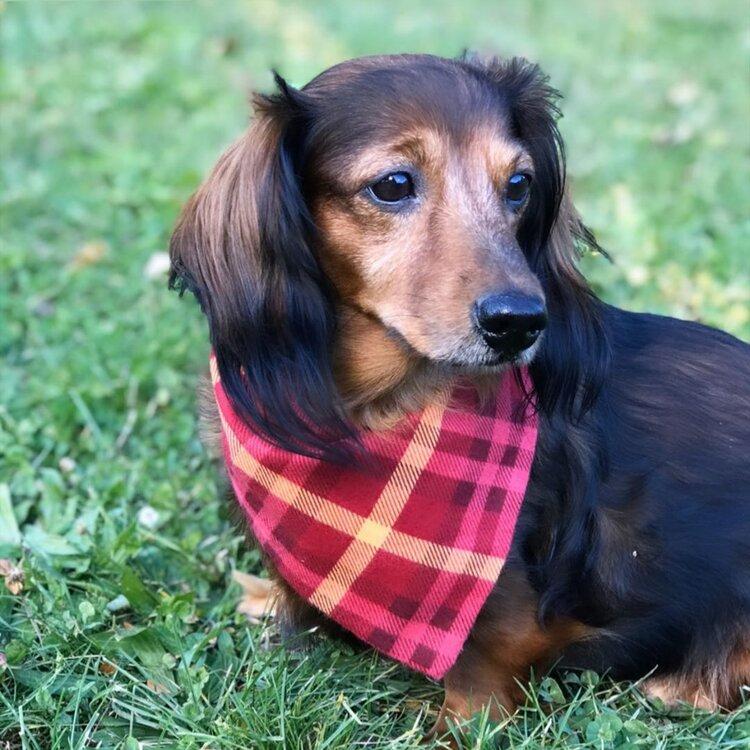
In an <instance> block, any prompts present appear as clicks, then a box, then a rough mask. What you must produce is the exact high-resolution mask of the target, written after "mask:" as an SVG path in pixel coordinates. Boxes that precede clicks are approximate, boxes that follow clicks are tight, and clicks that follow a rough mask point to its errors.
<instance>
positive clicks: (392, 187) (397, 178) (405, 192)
mask: <svg viewBox="0 0 750 750" xmlns="http://www.w3.org/2000/svg"><path fill="white" fill-rule="evenodd" d="M369 189H370V192H371V193H372V194H373V195H374V196H375V198H377V199H378V200H379V201H383V202H384V203H398V202H399V201H402V200H404V199H406V198H411V197H412V196H413V195H414V182H413V180H412V179H411V175H410V174H409V173H408V172H391V174H387V175H386V176H385V177H383V178H382V179H380V180H378V181H377V182H375V183H373V184H372V185H370V188H369Z"/></svg>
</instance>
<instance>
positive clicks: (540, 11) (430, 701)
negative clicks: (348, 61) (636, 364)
mask: <svg viewBox="0 0 750 750" xmlns="http://www.w3.org/2000/svg"><path fill="white" fill-rule="evenodd" d="M749 15H750V14H749V12H748V6H747V3H746V2H745V0H731V1H730V0H726V1H725V0H715V1H713V2H709V1H708V0H706V1H705V2H699V1H698V0H683V1H682V2H655V1H652V2H647V0H612V1H611V2H606V3H605V2H603V1H602V2H594V1H593V0H567V2H555V0H529V1H528V2H516V3H510V2H491V1H489V0H487V1H486V2H483V1H479V2H474V1H473V0H464V1H463V2H452V3H445V4H444V5H443V7H442V8H440V7H438V4H437V3H436V2H434V1H433V2H429V1H425V0H412V2H410V3H405V4H401V5H397V4H395V3H393V4H388V3H374V2H360V3H356V2H353V0H349V1H348V2H343V1H342V2H326V3H312V2H310V3H302V2H297V3H278V2H272V1H270V0H263V1H262V2H248V3H242V4H240V3H234V2H219V1H218V0H217V1H216V2H213V3H208V2H206V3H203V2H199V3H193V2H163V3H162V2H149V3H141V4H138V3H130V2H75V3H73V2H66V3H62V2H57V3H38V4H35V3H13V2H11V3H5V4H4V5H2V6H1V9H0V26H1V33H2V38H1V39H0V49H1V50H2V79H1V81H2V83H1V84H0V87H1V91H0V96H1V97H2V113H1V115H0V128H1V131H0V134H1V138H2V141H1V143H0V146H1V148H0V150H1V153H2V180H3V184H2V191H1V193H0V201H1V203H2V235H1V236H2V246H1V248H0V353H1V355H2V367H0V558H3V559H5V560H7V561H8V562H6V563H0V573H2V572H4V573H5V574H6V575H5V578H6V582H5V585H4V584H3V582H2V581H0V748H2V750H6V748H7V749H8V750H10V749H11V748H17V747H23V748H40V749H41V748H45V749H46V748H84V747H85V748H89V747H91V748H94V747H97V748H99V747H101V748H115V747H117V748H126V749H127V750H135V748H139V747H142V748H172V747H176V748H182V749H183V750H188V748H190V749H192V748H195V749H196V750H198V749H199V748H204V749H205V750H209V749H210V750H219V749H223V748H238V749H239V748H278V747H288V748H313V747H315V748H351V747H377V748H406V747H415V746H416V745H417V744H418V742H419V738H420V737H421V736H422V734H423V732H424V731H425V729H426V728H427V727H428V726H429V724H430V723H431V721H432V719H433V718H434V715H435V710H436V707H437V705H438V704H439V700H440V689H439V686H437V685H434V684H432V683H430V682H429V681H427V680H426V679H423V678H421V677H419V676H414V675H411V674H409V673H407V672H406V671H405V670H404V669H402V668H400V667H398V666H395V665H393V664H391V663H389V662H387V661H385V660H383V659H379V658H377V657H376V656H374V655H372V654H369V653H365V654H364V655H363V654H354V653H352V652H351V651H350V650H349V649H348V648H347V647H344V646H342V645H340V644H337V643H331V642H322V641H317V642H316V643H317V645H315V646H314V648H312V650H310V651H308V652H302V651H292V652H285V651H284V650H282V649H280V648H279V647H278V646H277V645H276V642H277V640H278V638H277V635H276V633H275V632H274V630H273V628H272V627H266V628H264V627H261V626H250V625H248V624H247V623H246V622H245V621H244V620H243V619H242V618H241V617H239V616H237V615H236V614H235V613H234V607H235V604H236V600H237V596H238V591H237V588H236V586H235V585H234V584H232V583H231V572H232V570H233V569H234V568H235V567H236V568H238V569H241V570H246V571H256V572H257V571H258V570H259V560H258V557H257V555H256V554H255V553H251V552H248V551H247V550H246V549H245V547H244V545H243V542H242V540H241V538H240V536H239V535H238V533H237V532H236V531H235V530H234V528H233V527H232V525H231V524H230V523H229V521H228V520H227V509H226V508H225V507H224V506H223V504H222V502H221V501H220V498H219V495H218V493H217V489H216V484H215V470H214V467H213V466H212V465H211V464H210V462H209V461H208V460H207V458H206V456H205V454H204V452H203V450H202V449H201V446H200V443H199V440H198V436H197V432H196V422H195V418H194V407H195V396H194V386H195V384H196V380H197V377H198V375H199V373H200V372H201V370H202V369H203V368H204V367H205V365H206V361H207V351H208V345H207V336H206V328H205V325H204V322H203V320H202V319H201V316H200V314H199V311H198V309H197V306H196V305H195V304H194V303H193V302H192V301H191V300H188V299H185V300H182V301H180V300H179V299H178V298H177V296H176V295H175V294H170V293H168V292H167V290H166V286H165V278H164V276H163V274H161V273H155V272H153V269H152V272H150V273H149V272H148V266H147V264H148V262H149V260H150V259H151V258H152V257H153V256H154V254H155V253H160V252H163V251H164V250H165V248H166V243H167V239H168V237H169V234H170V228H171V226H172V223H173V221H174V219H175V216H176V214H177V212H178V210H179V207H180V205H181V204H182V203H183V201H184V200H185V199H186V198H187V196H188V195H189V193H190V192H191V191H192V190H193V189H194V188H195V187H196V185H197V183H198V181H199V179H200V177H201V175H202V174H203V173H204V171H205V170H206V169H207V168H208V167H209V166H210V165H211V164H212V163H213V162H214V160H215V159H216V157H217V156H218V154H219V153H220V150H221V149H222V147H223V146H224V145H225V144H226V143H228V141H229V140H230V139H231V138H232V137H233V136H234V135H236V134H237V133H238V132H239V131H240V130H241V128H242V127H243V125H244V123H245V121H246V118H247V109H246V94H247V90H248V89H250V88H268V87H269V85H270V80H271V79H270V75H269V72H268V68H269V67H271V66H278V67H279V68H280V69H281V71H282V72H283V73H284V74H285V75H286V76H288V78H289V79H290V80H291V81H292V82H293V83H296V84H301V83H303V82H305V81H306V80H307V79H308V78H309V77H310V76H312V75H313V74H314V73H316V72H317V71H319V70H320V69H322V68H324V67H326V66H328V65H329V64H331V63H334V62H336V61H338V60H340V59H342V58H347V57H351V56H354V55H359V54H364V53H373V52H380V51H386V52H388V51H409V50H412V51H432V52H437V53H441V54H447V55H453V54H456V53H458V52H460V51H461V49H462V48H464V47H471V48H474V49H477V50H479V51H492V52H498V53H501V54H523V55H526V56H528V57H531V58H533V59H536V60H539V61H540V62H542V64H543V65H544V67H545V68H546V70H547V71H548V72H549V73H550V74H551V76H552V79H553V81H554V83H555V84H556V85H557V86H558V87H559V88H561V90H562V91H563V93H564V95H565V101H564V110H565V113H566V117H565V119H564V121H563V125H562V129H563V133H564V135H565V137H566V139H567V142H568V146H569V163H570V173H571V176H572V183H573V188H574V192H575V195H576V198H577V203H578V205H579V208H580V209H581V211H582V212H583V214H584V216H585V217H586V219H587V220H588V222H589V223H590V224H591V225H592V227H593V229H594V230H595V232H596V233H597V235H598V237H599V239H600V241H601V242H602V244H603V245H604V246H605V247H607V248H608V249H609V250H610V251H611V253H612V254H613V256H614V258H615V263H614V264H613V265H608V264H606V263H605V262H604V261H603V260H601V259H595V258H591V259H587V260H586V270H587V272H588V273H589V275H590V277H591V278H592V279H593V281H594V282H595V285H596V288H597V289H598V290H599V291H600V292H601V294H602V295H603V296H604V297H605V298H606V299H608V300H610V301H612V302H614V303H617V304H620V305H622V306H625V307H629V308H634V309H646V308H648V309H652V310H654V311H659V312H667V313H672V314H675V315H678V316H682V317H690V318H699V319H702V320H704V321H706V322H709V323H712V324H715V325H719V326H722V327H724V328H727V329H728V330H730V331H732V332H734V333H736V334H739V335H742V336H744V337H748V335H750V315H749V313H748V307H749V304H748V303H749V295H750V292H749V289H750V281H749V280H748V263H747V258H748V253H749V252H750V227H749V225H748V205H749V202H750V159H749V157H748V151H749V148H750V134H749V131H750V127H749V119H750V96H749V94H748V61H749V58H750V26H749V24H748V16H749ZM157 258H158V256H157ZM11 567H19V568H20V569H21V571H22V578H23V580H22V581H18V580H17V577H16V578H14V577H13V570H11ZM19 585H22V589H21V590H18V591H17V593H12V591H14V590H17V589H18V587H19ZM472 732H473V733H472V734H470V740H467V743H468V744H467V746H471V747H477V748H479V747H484V748H489V747H512V748H563V747H565V748H601V749H604V748H634V747H643V748H649V749H650V748H657V747H658V748H680V749H685V750H687V749H688V748H715V747H726V748H730V747H734V748H745V749H747V748H748V747H750V703H748V704H746V707H745V709H744V710H741V711H739V712H737V713H736V714H734V715H731V716H726V715H712V714H706V713H701V712H697V711H692V710H689V709H684V710H680V711H671V712H670V711H666V710H665V709H664V707H663V706H659V705H654V704H649V703H648V702H647V701H646V700H645V699H644V698H642V697H641V696H640V695H639V693H638V691H637V689H636V687H635V686H632V685H613V684H611V683H610V682H608V681H607V680H606V679H599V678H598V677H597V676H596V675H593V674H590V673H584V674H556V675H554V677H553V678H546V679H544V676H540V679H539V680H537V681H536V682H535V683H534V684H533V685H532V686H531V687H530V689H529V698H528V704H527V705H526V707H525V708H523V709H522V710H521V711H520V712H519V714H518V715H517V716H516V717H515V718H514V719H513V720H512V721H510V722H505V723H504V724H503V725H501V726H490V725H487V723H486V722H483V721H482V720H481V717H479V718H478V719H477V720H476V721H475V722H474V726H473V729H472Z"/></svg>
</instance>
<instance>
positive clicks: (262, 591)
mask: <svg viewBox="0 0 750 750" xmlns="http://www.w3.org/2000/svg"><path fill="white" fill-rule="evenodd" d="M232 577H233V578H234V580H235V581H236V582H237V583H239V585H240V587H241V588H242V596H241V597H240V601H239V603H238V604H237V611H238V612H241V613H242V614H243V615H245V616H246V617H247V618H248V619H250V620H251V621H253V622H257V621H258V620H261V619H262V618H264V617H272V616H273V615H274V614H275V613H276V596H277V594H278V591H277V589H276V586H275V585H274V584H273V582H272V581H269V580H268V579H267V578H258V576H253V575H250V574H249V573H241V572H240V571H238V570H235V571H234V573H233V574H232Z"/></svg>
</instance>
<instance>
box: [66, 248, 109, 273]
mask: <svg viewBox="0 0 750 750" xmlns="http://www.w3.org/2000/svg"><path fill="white" fill-rule="evenodd" d="M106 252H107V243H106V242H100V241H96V242H87V243H86V244H85V245H83V246H81V247H80V248H79V249H78V251H77V252H76V254H75V255H74V256H73V260H71V261H70V267H71V268H72V269H73V270H75V271H80V270H81V269H82V268H86V267H87V266H93V265H94V264H95V263H98V262H99V261H100V260H101V259H102V258H103V257H104V255H105V254H106Z"/></svg>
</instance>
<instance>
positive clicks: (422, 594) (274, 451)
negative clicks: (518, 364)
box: [211, 358, 537, 678]
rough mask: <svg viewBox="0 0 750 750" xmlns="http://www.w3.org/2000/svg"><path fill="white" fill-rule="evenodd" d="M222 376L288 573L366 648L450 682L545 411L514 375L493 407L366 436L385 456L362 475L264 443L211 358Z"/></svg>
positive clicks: (236, 481)
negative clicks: (539, 412)
mask: <svg viewBox="0 0 750 750" xmlns="http://www.w3.org/2000/svg"><path fill="white" fill-rule="evenodd" d="M211 374H212V378H213V382H214V392H215V395H216V402H217V404H218V407H219V413H220V414H221V419H222V423H223V429H224V440H223V443H224V455H225V458H226V463H227V468H228V471H229V476H230V478H231V481H232V485H233V487H234V491H235V493H236V495H237V499H238V501H239V503H240V505H241V506H242V509H243V510H244V512H245V514H246V515H247V517H248V519H249V522H250V526H251V528H252V531H253V534H254V535H255V537H256V539H257V540H258V543H259V544H260V546H261V547H262V548H263V550H264V551H265V552H266V553H267V554H268V556H269V557H270V559H271V560H272V562H273V564H274V565H275V566H276V568H277V569H278V571H279V573H280V574H281V575H282V576H283V578H284V579H285V580H286V581H287V583H289V585H290V586H291V587H292V588H293V589H294V590H295V591H296V592H297V593H298V594H299V595H300V596H301V597H302V598H303V599H305V600H306V601H307V602H309V603H310V604H312V605H313V606H315V607H316V608H317V609H319V610H321V611H322V612H323V613H324V614H326V615H327V616H328V617H329V618H331V619H332V620H334V621H335V622H337V623H338V624H339V625H341V626H342V627H344V628H345V629H346V630H349V631H350V632H351V633H353V634H354V635H356V636H357V637H358V638H359V639H360V640H362V641H365V642H366V643H368V644H370V645H371V646H373V647H374V648H376V649H377V650H378V651H380V652H382V653H384V654H386V655H387V656H390V657H391V658H393V659H397V660H398V661H400V662H403V663H404V664H406V665H407V666H409V667H411V668H412V669H415V670H417V671H419V672H423V673H424V674H427V675H429V676H430V677H434V678H440V677H442V676H443V675H444V674H445V673H446V672H447V671H448V669H449V668H450V667H451V666H452V665H453V663H454V662H455V661H456V658H457V657H458V654H459V653H460V651H461V648H462V647H463V644H464V641H465V640H466V638H467V636H468V634H469V631H470V629H471V626H472V625H473V624H474V621H475V620H476V618H477V615H478V614H479V610H480V609H481V608H482V605H483V604H484V602H485V600H486V599H487V597H488V595H489V593H490V591H491V590H492V588H493V586H494V585H495V582H496V580H497V577H498V575H499V574H500V571H501V569H502V567H503V564H504V562H505V558H506V556H507V555H508V550H509V549H510V544H511V539H512V537H513V529H514V527H515V525H516V519H517V518H518V513H519V511H520V509H521V502H522V501H523V496H524V492H525V491H526V484H527V482H528V478H529V471H530V469H531V462H532V459H533V457H534V447H535V444H536V434H537V427H536V416H535V415H534V414H533V413H531V412H532V410H531V409H528V408H527V409H525V408H524V406H525V397H524V393H523V391H522V389H521V388H520V387H519V385H518V383H517V382H516V380H515V378H514V377H513V376H512V375H511V374H506V375H504V376H503V377H502V378H501V380H500V383H499V386H498V389H497V393H496V397H495V399H494V401H492V402H491V403H489V404H487V405H485V406H480V404H479V402H478V399H477V396H476V394H475V393H474V392H473V391H472V390H470V389H468V388H459V389H456V391H454V393H453V395H452V397H451V400H450V402H449V404H448V405H447V406H446V404H445V403H434V404H431V405H430V406H428V407H427V408H426V409H425V410H424V411H423V412H421V413H419V414H413V415H410V416H408V417H406V418H404V420H403V421H402V422H401V423H400V424H399V425H398V427H397V428H394V429H393V430H389V431H388V432H383V433H374V432H371V433H365V434H364V435H363V438H362V442H363V444H364V446H365V448H367V450H368V452H369V453H370V454H371V455H372V456H373V457H375V458H376V459H377V460H376V461H372V462H369V464H368V465H367V467H366V468H359V469H357V468H349V467H343V466H340V465H336V464H331V463H327V462H325V461H322V460H320V459H315V458H308V457H305V456H299V455H296V454H294V453H290V452H288V451H285V450H282V449H281V448H278V447H276V446H274V445H272V444H271V443H269V442H267V441H265V440H264V439H262V438H260V437H258V436H257V435H256V434H254V433H253V432H252V431H251V430H250V429H249V428H248V427H247V426H246V424H245V423H244V422H243V420H242V419H241V418H240V417H239V416H238V415H237V413H236V412H235V411H234V410H233V408H232V406H231V404H230V402H229V400H228V398H227V395H226V393H225V392H224V389H223V387H222V384H221V381H220V380H219V377H218V372H217V367H216V362H215V360H214V359H213V358H212V360H211ZM523 378H524V382H525V383H526V386H527V387H528V374H527V373H526V372H525V371H524V372H523ZM370 464H373V465H370Z"/></svg>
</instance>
